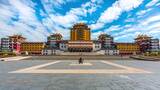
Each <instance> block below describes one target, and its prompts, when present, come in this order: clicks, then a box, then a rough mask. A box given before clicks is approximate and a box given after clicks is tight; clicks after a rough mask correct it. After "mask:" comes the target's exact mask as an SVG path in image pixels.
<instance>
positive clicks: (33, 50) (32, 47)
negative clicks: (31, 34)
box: [20, 42, 45, 55]
mask: <svg viewBox="0 0 160 90" xmlns="http://www.w3.org/2000/svg"><path fill="white" fill-rule="evenodd" d="M44 46H45V44H44V43H43V42H23V43H21V49H20V50H21V51H20V52H21V54H26V53H28V54H29V55H41V54H42V50H43V48H44Z"/></svg>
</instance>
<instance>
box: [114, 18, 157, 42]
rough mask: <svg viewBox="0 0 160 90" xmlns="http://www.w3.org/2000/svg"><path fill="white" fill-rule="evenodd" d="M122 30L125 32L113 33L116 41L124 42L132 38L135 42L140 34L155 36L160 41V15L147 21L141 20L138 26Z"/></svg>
mask: <svg viewBox="0 0 160 90" xmlns="http://www.w3.org/2000/svg"><path fill="white" fill-rule="evenodd" d="M145 22H147V23H145ZM144 23H145V24H144ZM144 27H145V28H144ZM122 29H123V31H121V32H119V33H113V36H114V37H115V38H116V40H121V39H122V40H123V39H124V38H125V37H130V38H131V39H132V40H133V39H134V38H135V37H136V36H137V35H138V34H147V35H150V36H153V35H154V36H153V37H154V38H159V39H160V37H159V34H160V18H159V15H155V16H152V17H148V18H146V19H145V20H140V21H139V22H138V24H135V25H132V26H131V25H129V27H128V28H125V26H124V27H123V28H122Z"/></svg>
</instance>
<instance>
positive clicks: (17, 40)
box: [9, 35, 26, 54]
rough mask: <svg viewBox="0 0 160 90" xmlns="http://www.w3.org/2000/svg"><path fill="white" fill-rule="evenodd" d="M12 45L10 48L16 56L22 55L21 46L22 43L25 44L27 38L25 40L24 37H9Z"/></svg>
mask: <svg viewBox="0 0 160 90" xmlns="http://www.w3.org/2000/svg"><path fill="white" fill-rule="evenodd" d="M9 38H10V40H11V43H10V47H11V49H12V51H13V52H14V53H16V54H20V44H21V43H22V42H25V40H26V38H24V37H23V36H22V35H13V36H9Z"/></svg>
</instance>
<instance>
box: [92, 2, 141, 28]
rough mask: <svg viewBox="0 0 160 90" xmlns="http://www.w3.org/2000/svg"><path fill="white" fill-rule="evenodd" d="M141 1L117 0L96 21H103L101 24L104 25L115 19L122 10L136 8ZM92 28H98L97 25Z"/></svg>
mask: <svg viewBox="0 0 160 90" xmlns="http://www.w3.org/2000/svg"><path fill="white" fill-rule="evenodd" d="M142 2H143V0H131V1H128V0H118V1H116V2H115V3H114V4H113V5H112V6H111V7H109V8H107V9H106V10H105V11H104V12H103V13H102V14H101V16H100V17H99V19H98V20H97V23H103V25H105V24H106V23H110V22H112V21H114V20H117V19H118V18H119V17H120V15H121V14H122V13H123V12H127V11H130V10H132V9H134V8H137V7H138V6H139V5H140V4H141V3H142ZM93 25H96V24H93ZM91 26H92V25H91ZM95 27H96V26H95ZM102 27H103V26H102ZM94 29H99V26H98V27H97V28H94Z"/></svg>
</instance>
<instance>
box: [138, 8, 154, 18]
mask: <svg viewBox="0 0 160 90" xmlns="http://www.w3.org/2000/svg"><path fill="white" fill-rule="evenodd" d="M151 10H152V8H149V9H146V10H142V11H140V12H138V13H136V15H137V16H140V17H143V15H144V14H146V13H148V12H149V11H151Z"/></svg>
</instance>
